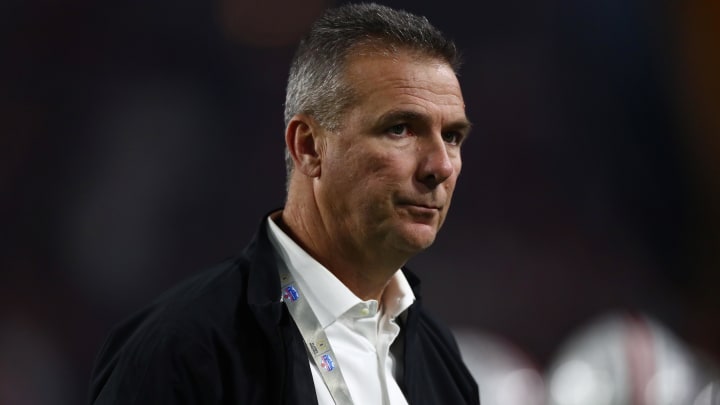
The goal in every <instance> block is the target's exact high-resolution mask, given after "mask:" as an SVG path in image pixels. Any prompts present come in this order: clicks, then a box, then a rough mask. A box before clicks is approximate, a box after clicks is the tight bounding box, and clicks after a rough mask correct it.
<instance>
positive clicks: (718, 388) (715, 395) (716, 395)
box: [693, 381, 720, 405]
mask: <svg viewBox="0 0 720 405" xmlns="http://www.w3.org/2000/svg"><path fill="white" fill-rule="evenodd" d="M693 405H720V382H719V381H715V382H711V383H710V384H708V385H707V386H706V387H705V388H703V390H702V391H700V394H698V396H697V398H695V401H693Z"/></svg>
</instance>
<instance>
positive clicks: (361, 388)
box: [268, 218, 415, 405]
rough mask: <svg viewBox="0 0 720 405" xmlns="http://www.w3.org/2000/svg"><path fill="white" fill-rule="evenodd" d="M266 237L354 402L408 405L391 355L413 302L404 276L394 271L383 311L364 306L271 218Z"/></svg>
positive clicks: (323, 401) (323, 404)
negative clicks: (326, 343) (401, 319)
mask: <svg viewBox="0 0 720 405" xmlns="http://www.w3.org/2000/svg"><path fill="white" fill-rule="evenodd" d="M268 235H269V237H270V241H271V242H272V244H273V246H274V247H275V249H276V250H277V252H278V253H279V255H280V257H281V258H282V260H283V261H284V262H285V265H286V266H287V268H288V269H289V271H290V273H291V275H292V276H293V278H294V279H295V282H296V283H297V284H298V286H299V287H300V290H301V291H302V292H303V293H304V295H305V298H306V299H307V302H308V304H310V307H311V308H312V310H313V312H314V313H315V316H316V317H317V319H318V321H319V322H320V326H321V327H322V328H323V329H324V330H325V334H326V335H327V337H328V340H329V342H330V345H331V346H332V348H333V351H334V352H335V357H336V358H337V362H338V364H339V367H340V370H342V374H343V377H344V378H345V383H346V384H347V387H348V390H349V391H350V395H351V396H352V399H353V402H354V403H355V404H358V405H367V404H372V405H374V404H384V405H406V404H407V400H406V399H405V396H404V395H403V393H402V391H401V390H400V387H399V386H398V384H397V381H396V379H399V378H401V374H402V369H401V364H402V361H401V360H402V359H397V358H396V356H395V355H393V353H391V351H390V346H391V345H392V343H393V342H394V341H395V339H396V338H397V336H398V334H399V333H400V327H399V326H398V324H397V323H396V322H395V319H396V318H397V317H398V316H399V315H400V314H402V313H403V312H404V311H405V310H406V309H407V308H408V307H409V306H410V305H411V304H412V303H413V301H414V300H415V295H414V294H413V292H412V289H411V288H410V285H409V284H408V281H407V279H406V278H405V275H403V273H402V271H400V270H398V271H397V272H396V273H395V274H394V275H393V277H392V278H391V279H390V283H389V284H388V285H387V287H386V288H385V291H384V292H383V296H382V305H380V304H379V303H378V301H376V300H368V301H362V300H361V299H360V298H358V297H357V296H356V295H355V294H354V293H353V292H352V291H350V290H349V289H348V288H347V287H346V286H345V285H344V284H343V283H342V282H341V281H340V280H338V279H337V278H336V277H335V276H334V275H333V274H332V273H331V272H330V271H329V270H328V269H326V268H325V267H324V266H323V265H321V264H320V263H319V262H318V261H317V260H315V259H314V258H312V257H311V256H310V255H309V254H308V253H307V252H305V251H304V250H303V249H302V248H301V247H300V246H298V244H297V243H295V241H293V240H292V239H291V238H290V237H289V236H288V235H287V234H285V232H283V231H282V230H281V229H280V227H278V226H277V225H276V224H275V223H274V221H273V220H272V219H270V218H268ZM278 294H280V291H278ZM308 362H309V363H310V369H311V371H312V376H313V381H314V383H315V392H316V393H317V397H318V403H319V404H320V405H334V401H333V399H332V396H331V395H330V391H329V390H328V389H327V387H326V386H325V383H324V381H323V379H322V377H321V375H320V372H319V371H318V368H317V366H316V365H315V363H314V362H313V361H312V359H311V358H310V357H309V356H308Z"/></svg>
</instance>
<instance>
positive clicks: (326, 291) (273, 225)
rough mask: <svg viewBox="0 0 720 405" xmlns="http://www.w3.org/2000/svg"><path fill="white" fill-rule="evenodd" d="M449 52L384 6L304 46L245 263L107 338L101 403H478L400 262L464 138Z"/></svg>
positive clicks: (191, 284) (323, 27)
mask: <svg viewBox="0 0 720 405" xmlns="http://www.w3.org/2000/svg"><path fill="white" fill-rule="evenodd" d="M457 66H458V56H457V53H456V50H455V46H454V45H453V44H452V43H451V42H449V41H448V40H446V39H445V38H443V36H442V35H441V34H440V32H438V31H437V30H436V29H435V28H433V27H432V26H431V25H430V24H429V23H428V22H427V20H426V19H424V18H420V17H417V16H414V15H411V14H408V13H405V12H401V11H395V10H392V9H389V8H387V7H382V6H378V5H374V4H369V5H349V6H344V7H341V8H338V9H335V10H330V11H328V12H327V13H326V14H325V15H324V16H323V17H322V18H321V19H319V20H318V21H317V22H316V23H315V25H314V26H313V27H312V30H311V32H310V33H309V34H308V36H307V37H306V38H305V39H304V40H303V41H302V42H301V44H300V46H299V49H298V51H297V54H296V56H295V59H294V60H293V64H292V67H291V71H290V78H289V82H288V88H287V99H286V107H285V121H286V132H285V140H286V145H287V154H286V156H287V165H288V190H287V201H286V205H285V207H284V209H283V210H281V211H276V212H273V213H271V214H270V215H269V216H268V217H267V218H266V219H265V220H264V221H263V222H262V224H261V226H260V230H259V231H258V234H257V235H256V236H255V238H254V239H253V241H252V242H251V243H250V245H249V246H248V247H247V248H246V249H245V250H244V251H243V252H242V253H241V254H240V256H238V257H236V258H233V259H231V260H229V261H227V262H225V263H223V264H220V265H219V266H217V267H215V268H214V269H210V270H208V271H205V272H203V273H201V274H200V275H198V276H197V277H195V278H194V279H191V280H189V281H188V282H186V283H184V284H182V285H180V286H179V287H176V288H175V289H173V290H171V291H170V292H168V293H167V294H166V295H164V296H163V297H161V298H160V299H159V300H158V301H157V302H155V303H154V304H153V305H152V306H150V307H149V308H147V309H145V310H144V311H142V312H140V313H139V314H137V315H136V316H134V317H133V318H131V319H130V320H129V321H128V322H126V323H125V324H123V325H121V326H119V327H118V328H116V329H115V330H114V331H113V334H112V335H111V337H110V339H108V342H107V343H106V344H105V347H104V348H103V351H102V353H101V354H100V356H99V359H98V363H97V365H96V370H95V373H94V379H93V387H92V392H91V400H92V401H93V402H94V403H96V404H126V403H127V404H175V403H183V404H185V403H193V404H217V403H223V404H286V403H293V404H297V403H299V404H318V403H319V404H333V403H337V404H350V403H354V404H362V405H368V404H393V405H395V404H407V403H409V404H453V405H456V404H477V403H479V395H478V390H477V386H476V384H475V382H474V381H473V379H472V377H471V376H470V374H469V372H468V371H467V369H466V368H465V366H464V364H463V363H462V360H461V358H460V355H459V352H458V349H457V345H456V344H455V341H454V340H453V337H452V336H451V334H450V333H449V331H448V330H447V329H446V328H445V327H443V326H441V325H439V324H438V323H436V322H435V321H434V320H432V319H431V318H430V317H429V316H428V315H427V314H426V313H425V311H424V310H423V308H422V307H421V305H420V299H419V297H418V296H417V291H418V290H417V286H418V280H417V279H416V278H415V277H414V276H413V275H412V274H411V273H409V272H408V271H407V270H405V269H402V266H403V265H404V264H405V262H406V261H407V260H408V259H409V258H410V257H412V256H413V255H414V254H416V253H418V252H420V251H422V250H423V249H425V248H427V247H428V246H430V245H431V244H432V242H433V240H434V239H435V236H436V233H437V231H438V230H439V228H440V226H441V225H442V223H443V220H444V218H445V215H446V214H447V211H448V208H449V205H450V198H451V196H452V192H453V188H454V186H455V181H456V180H457V177H458V174H459V173H460V167H461V159H460V147H461V144H462V142H463V140H464V139H465V137H466V136H467V133H468V131H469V128H470V123H469V122H468V120H467V118H466V116H465V111H464V103H463V98H462V94H461V91H460V87H459V84H458V81H457V79H456V75H455V69H456V68H457Z"/></svg>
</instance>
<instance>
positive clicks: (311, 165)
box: [285, 114, 322, 177]
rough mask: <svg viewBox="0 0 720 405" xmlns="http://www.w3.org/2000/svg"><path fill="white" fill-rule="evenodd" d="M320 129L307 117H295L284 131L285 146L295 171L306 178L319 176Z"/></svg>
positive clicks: (300, 115)
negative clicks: (293, 163)
mask: <svg viewBox="0 0 720 405" xmlns="http://www.w3.org/2000/svg"><path fill="white" fill-rule="evenodd" d="M319 135H320V127H319V125H317V123H316V122H315V120H313V119H312V118H311V117H308V116H307V115H302V114H298V115H295V116H294V117H293V118H292V119H291V120H290V123H288V126H287V128H286V129H285V145H286V146H287V149H288V151H289V152H290V155H291V156H292V159H293V161H294V162H295V170H297V171H300V172H301V173H303V174H305V175H306V176H308V177H319V176H320V161H321V143H322V141H321V139H320V136H319Z"/></svg>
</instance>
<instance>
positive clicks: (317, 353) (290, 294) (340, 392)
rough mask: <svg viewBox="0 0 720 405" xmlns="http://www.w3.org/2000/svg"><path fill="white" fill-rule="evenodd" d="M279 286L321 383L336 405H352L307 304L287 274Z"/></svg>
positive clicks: (343, 380)
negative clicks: (317, 371) (320, 378)
mask: <svg viewBox="0 0 720 405" xmlns="http://www.w3.org/2000/svg"><path fill="white" fill-rule="evenodd" d="M280 285H281V292H282V301H283V302H285V305H286V306H287V308H288V310H289V311H290V315H291V316H292V318H293V320H294V321H295V324H296V325H297V327H298V329H299V330H300V334H301V335H302V337H303V340H304V341H305V348H306V349H307V351H308V354H309V355H310V357H312V359H313V361H314V362H315V365H316V366H317V368H318V370H319V371H320V375H321V376H322V379H323V382H325V386H327V388H328V390H329V391H330V395H332V398H333V401H335V404H336V405H352V403H353V401H352V398H351V397H350V391H349V390H348V387H347V384H345V379H344V378H343V376H342V373H341V372H340V364H338V361H337V357H335V353H334V352H333V350H332V347H330V341H329V340H328V338H327V335H326V334H325V331H324V330H323V328H322V326H320V321H318V319H317V317H316V316H315V313H314V312H313V311H312V308H310V304H308V302H307V300H306V299H305V297H304V296H303V294H302V292H301V291H300V286H298V284H297V283H296V282H295V280H294V279H293V277H292V276H291V275H290V273H288V272H286V271H282V270H281V271H280Z"/></svg>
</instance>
